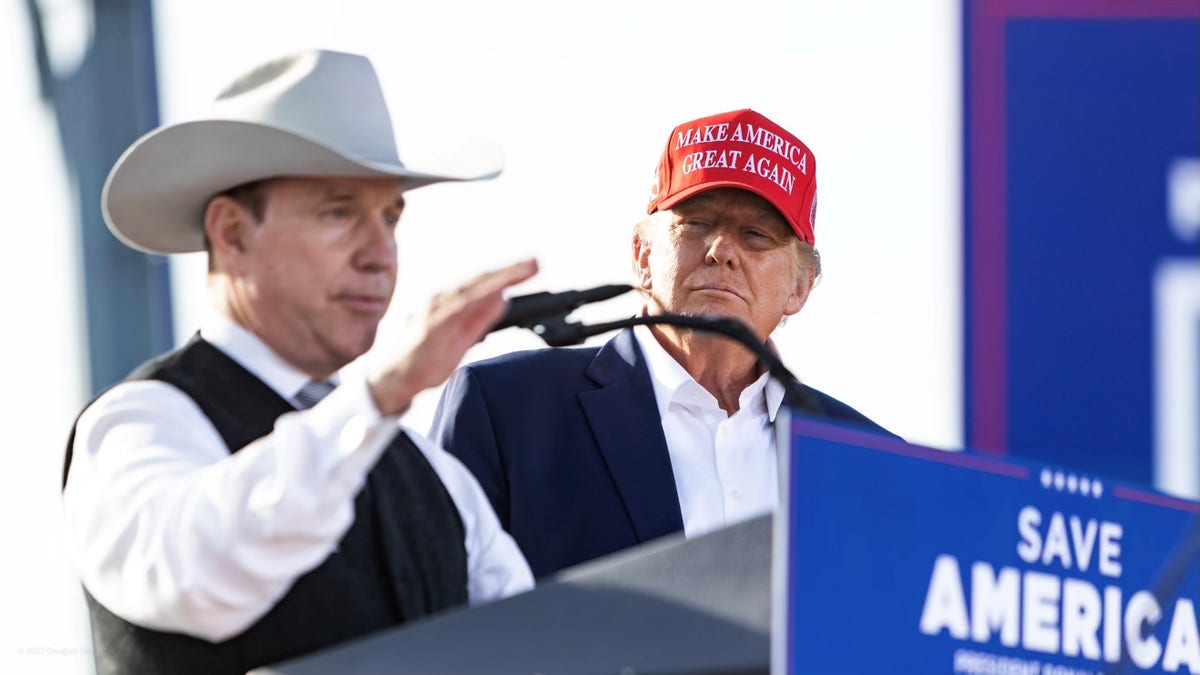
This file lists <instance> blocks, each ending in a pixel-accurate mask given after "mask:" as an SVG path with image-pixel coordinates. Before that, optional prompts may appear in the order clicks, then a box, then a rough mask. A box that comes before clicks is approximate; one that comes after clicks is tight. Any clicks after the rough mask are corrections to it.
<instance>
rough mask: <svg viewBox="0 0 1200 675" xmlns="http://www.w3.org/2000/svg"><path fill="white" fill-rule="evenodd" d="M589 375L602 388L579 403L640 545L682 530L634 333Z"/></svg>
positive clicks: (613, 344)
mask: <svg viewBox="0 0 1200 675" xmlns="http://www.w3.org/2000/svg"><path fill="white" fill-rule="evenodd" d="M587 374H588V377H590V378H591V379H592V380H593V381H595V382H596V383H597V384H598V385H600V387H599V388H598V389H595V390H592V391H585V392H583V393H581V394H580V395H579V399H580V402H581V403H582V405H583V409H584V413H585V414H586V415H587V418H588V422H589V424H591V427H592V434H593V435H594V436H595V438H596V444H597V445H598V446H599V447H600V452H601V454H602V455H604V461H605V463H606V464H607V465H608V470H609V473H611V474H612V478H613V482H614V483H616V486H617V491H618V492H619V493H620V495H621V500H622V501H623V502H624V503H625V509H626V510H627V511H628V512H629V517H630V519H631V520H632V521H633V527H634V530H635V532H636V534H637V538H638V541H648V540H650V539H654V538H656V537H661V536H663V535H665V534H670V533H673V532H678V531H680V530H682V529H683V517H682V516H681V515H680V511H679V497H678V494H677V493H676V491H675V475H674V473H673V472H672V471H671V458H670V455H669V454H668V452H667V441H666V439H665V438H664V437H663V431H662V420H660V419H659V417H658V405H657V404H656V403H655V400H654V389H653V387H652V386H651V384H650V372H649V370H648V369H647V368H646V364H645V362H644V361H643V357H642V354H641V351H640V350H639V349H638V346H637V342H636V340H635V339H634V337H633V332H632V331H629V330H626V331H623V332H621V333H620V334H619V335H617V337H615V338H613V339H612V340H610V341H608V343H606V344H605V345H604V346H603V347H602V348H601V349H600V351H599V352H598V353H597V354H596V358H595V359H594V360H593V361H592V363H591V365H590V366H589V368H588V371H587Z"/></svg>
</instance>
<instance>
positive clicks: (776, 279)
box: [431, 110, 886, 577]
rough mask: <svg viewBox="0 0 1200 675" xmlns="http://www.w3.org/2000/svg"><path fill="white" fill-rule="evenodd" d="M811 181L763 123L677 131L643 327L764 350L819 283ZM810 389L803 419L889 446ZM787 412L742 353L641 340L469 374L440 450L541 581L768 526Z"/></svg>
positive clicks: (798, 146)
mask: <svg viewBox="0 0 1200 675" xmlns="http://www.w3.org/2000/svg"><path fill="white" fill-rule="evenodd" d="M816 171H817V165H816V160H815V159H814V158H813V155H812V152H811V151H810V150H809V149H808V147H807V146H805V144H804V143H802V142H801V141H800V139H798V138H796V137H795V136H794V135H792V134H791V133H789V132H788V131H787V130H785V129H783V128H782V127H780V126H779V125H777V124H775V123H774V122H772V121H771V120H769V119H767V118H766V117H764V116H763V115H761V114H759V113H757V112H755V111H753V110H737V111H733V112H728V113H722V114H718V115H712V116H709V117H705V118H701V119H697V120H693V121H691V122H687V123H684V124H681V125H679V126H678V127H676V128H675V129H674V130H673V131H672V132H671V135H670V136H669V138H668V142H667V146H666V148H665V150H664V151H663V154H662V158H661V160H660V162H659V165H658V171H657V177H656V182H657V184H656V185H655V188H654V191H653V197H652V198H651V200H650V204H649V208H648V209H647V213H648V214H649V217H648V218H647V219H645V220H644V221H642V222H640V223H638V225H637V226H636V228H635V229H634V232H633V269H634V273H635V275H636V277H637V281H638V285H639V286H640V290H641V291H642V293H643V295H644V296H645V309H644V312H645V313H646V314H649V315H655V314H663V313H673V314H686V315H719V316H725V317H732V318H736V319H739V320H741V321H742V322H744V323H745V324H746V325H747V327H749V328H750V329H751V330H752V331H753V332H754V333H755V335H756V336H757V338H758V339H759V340H761V341H763V342H764V343H768V344H769V340H770V335H771V333H772V331H774V330H775V328H776V327H777V326H779V325H780V323H781V322H782V320H783V319H784V317H786V316H788V315H791V314H795V313H796V312H799V311H800V309H801V308H802V307H803V306H804V303H805V301H806V300H807V299H808V295H809V292H810V291H811V290H812V288H813V284H814V283H815V281H816V279H817V277H818V276H819V275H820V273H821V265H820V262H821V261H820V258H819V257H818V255H817V251H816V249H814V248H813V244H814V241H815V237H814V229H813V226H814V224H815V216H816V204H817V187H816ZM804 389H805V390H806V391H807V394H808V396H807V398H808V399H809V400H810V401H811V406H812V409H811V410H808V411H806V412H808V413H809V414H814V415H820V416H824V417H827V418H830V419H833V420H837V421H842V422H846V423H850V424H855V425H860V426H865V427H868V428H870V429H874V430H877V431H883V430H882V429H881V428H880V427H879V426H878V425H876V424H875V423H874V422H872V421H871V420H869V419H867V418H866V417H865V416H863V415H862V414H860V413H859V412H857V411H856V410H854V409H853V408H851V407H849V406H847V405H845V404H844V403H841V402H840V401H837V400H835V399H833V398H832V397H830V396H827V395H825V394H823V393H821V392H819V391H816V390H815V389H811V388H808V387H805V388H804ZM516 392H520V395H519V396H517V395H514V394H515V393H516ZM783 395H784V392H783V388H782V386H781V385H780V384H779V383H778V382H775V381H773V380H771V379H769V378H768V377H767V373H766V372H765V371H764V370H762V369H761V368H760V367H759V366H758V364H757V363H756V361H755V357H754V355H753V354H752V353H751V352H749V351H748V350H747V349H746V348H745V347H743V346H742V345H740V344H738V343H736V342H733V341H730V340H728V339H726V338H725V337H723V336H720V335H716V334H712V333H702V332H696V331H692V330H688V329H681V328H676V327H673V326H664V325H656V326H650V327H645V326H639V327H637V328H634V329H632V330H626V331H625V332H623V333H620V334H618V335H617V336H616V337H614V338H613V339H612V340H610V341H609V342H608V343H607V344H605V345H603V346H602V347H599V348H588V349H571V350H540V351H532V352H525V353H519V354H509V355H505V356H501V357H497V358H495V359H492V360H489V361H485V362H481V363H476V364H471V365H469V366H465V367H463V368H461V369H459V370H458V372H457V373H455V375H454V376H453V377H452V378H451V380H450V382H449V383H447V385H446V388H445V389H444V391H443V394H442V400H441V402H440V404H439V406H438V411H437V413H436V417H435V419H434V422H433V430H432V433H431V436H432V437H433V438H435V439H436V440H438V441H440V444H441V445H442V446H443V447H445V448H446V449H447V450H449V451H450V452H451V453H453V454H455V455H457V456H458V457H459V458H460V459H462V460H463V463H464V464H466V465H467V466H468V467H469V468H470V469H471V470H472V471H473V472H474V473H475V475H476V477H477V478H478V479H479V482H480V484H481V485H482V486H483V489H484V491H485V492H486V493H487V495H488V498H489V499H491V501H492V505H493V506H494V507H495V510H496V513H497V515H498V516H499V518H500V521H501V523H503V525H504V527H505V528H506V529H507V530H508V531H509V532H510V533H511V534H512V535H513V538H514V539H516V541H517V544H518V545H519V546H520V547H521V550H522V552H524V554H525V557H526V559H527V560H528V561H529V564H530V567H532V569H533V572H534V575H535V576H536V577H542V576H545V575H547V574H551V573H553V572H555V571H557V570H559V569H562V568H564V567H568V566H570V565H574V564H577V563H580V562H583V561H586V560H589V559H591V558H595V557H598V556H602V555H605V554H607V553H612V552H613V551H617V550H620V549H623V548H627V547H629V546H633V545H636V544H639V543H641V542H645V541H648V540H650V539H654V538H656V537H659V536H662V535H665V534H669V533H672V532H678V531H681V530H682V531H684V532H685V533H686V534H687V535H688V536H692V535H696V534H700V533H703V532H705V531H708V530H711V529H713V528H716V527H720V526H723V525H726V524H730V523H733V522H736V521H739V520H743V519H746V518H749V517H752V516H755V515H758V514H762V513H765V512H767V511H769V510H771V509H772V507H773V506H774V504H775V502H776V500H777V495H778V490H777V485H778V483H777V472H776V455H775V452H776V448H775V434H774V432H773V429H772V424H773V422H774V420H775V415H776V413H777V411H778V410H779V407H780V404H781V403H782V401H783ZM885 433H886V432H885Z"/></svg>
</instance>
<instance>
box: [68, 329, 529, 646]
mask: <svg viewBox="0 0 1200 675" xmlns="http://www.w3.org/2000/svg"><path fill="white" fill-rule="evenodd" d="M200 334H201V336H202V337H203V338H204V339H205V340H207V341H208V342H210V343H211V344H213V345H214V346H215V347H217V348H218V349H220V350H221V351H222V352H224V353H225V354H227V355H229V356H230V357H231V358H233V360H235V361H236V362H238V363H239V364H240V365H241V366H242V367H244V368H246V369H247V370H249V371H250V372H251V373H253V374H254V375H255V376H256V377H258V378H259V379H260V380H262V381H263V382H264V383H266V384H267V385H268V386H270V387H271V388H272V389H274V390H275V391H276V392H277V393H278V394H279V395H280V396H282V397H283V398H285V399H287V400H289V401H292V400H294V395H295V394H296V392H298V391H299V390H300V388H301V387H302V386H304V384H305V383H307V382H308V380H309V377H308V376H307V375H305V374H304V373H302V372H299V371H297V370H296V369H295V368H293V367H292V366H291V365H289V364H288V363H286V362H285V361H284V360H283V359H281V358H280V357H279V356H278V355H276V354H275V353H273V352H272V351H271V350H270V348H268V347H267V346H266V344H265V343H263V342H262V341H261V340H260V339H258V338H257V337H256V336H254V335H253V334H251V333H250V332H248V331H246V330H245V329H243V328H242V327H241V326H239V325H237V324H236V323H234V322H233V321H231V320H229V319H227V318H225V317H223V316H220V315H218V314H216V313H214V315H213V316H211V317H209V318H208V319H206V321H205V323H204V326H203V327H202V328H201V331H200ZM400 429H401V425H400V424H399V422H398V420H397V418H395V417H390V416H389V417H381V416H380V414H379V411H378V409H377V408H376V407H375V403H374V401H373V399H372V398H371V395H370V392H369V390H368V389H367V384H366V381H365V380H364V379H363V378H362V377H361V376H354V375H346V376H343V377H342V378H341V384H340V386H338V388H337V389H335V390H334V391H333V392H332V393H330V394H329V395H328V396H327V397H325V398H324V399H323V400H322V401H321V402H320V403H318V404H317V405H315V406H313V407H312V408H310V409H308V410H304V411H299V412H291V413H287V414H285V415H282V416H281V417H279V419H278V420H276V422H275V426H274V430H273V431H272V432H271V433H270V434H268V435H266V436H264V437H262V438H260V439H258V440H256V441H254V442H252V443H250V444H249V445H247V446H246V447H245V448H243V449H241V450H240V451H239V452H237V453H234V454H230V452H229V450H227V449H226V447H225V443H224V442H223V441H222V440H221V436H220V435H219V434H218V433H217V430H216V429H215V428H214V427H213V425H212V423H211V422H210V421H209V420H208V418H206V417H205V416H204V414H203V413H202V412H201V411H200V408H199V407H198V406H197V405H196V404H195V403H194V402H193V401H192V399H191V398H189V397H188V396H187V395H186V394H184V393H183V392H181V391H180V390H178V389H177V388H175V387H173V386H172V385H169V384H166V383H164V382H158V381H137V382H125V383H122V384H119V385H117V386H116V387H113V388H112V389H110V390H109V391H108V392H107V393H105V394H104V395H103V396H101V397H100V398H99V399H98V400H97V401H96V402H95V403H93V404H92V405H91V406H90V407H89V408H88V409H87V410H86V411H85V412H84V413H83V414H82V415H81V416H80V418H79V421H78V424H77V425H76V433H75V445H74V458H73V460H72V464H71V470H70V474H69V480H68V482H67V485H66V489H65V490H64V492H63V505H64V509H65V516H66V524H67V537H68V544H69V546H70V548H71V550H72V553H73V555H74V558H75V561H76V564H77V568H78V571H79V574H80V578H81V580H82V581H83V584H84V586H85V587H86V588H87V590H88V591H89V592H90V593H91V594H92V596H93V597H95V598H96V600H98V601H99V602H100V603H101V604H102V605H104V606H105V607H106V608H107V609H108V610H109V611H111V612H113V613H114V614H116V615H117V616H120V617H121V618H123V619H125V620H127V621H129V622H131V623H134V624H137V625H140V626H145V627H147V628H153V629H156V630H163V631H173V632H181V633H186V634H188V635H193V636H196V637H200V638H204V639H207V640H210V641H213V642H219V641H221V640H224V639H226V638H229V637H232V636H234V635H237V634H238V633H241V632H242V631H243V630H245V629H246V628H248V627H249V626H251V625H252V624H253V623H254V622H255V621H257V620H258V619H259V618H261V617H262V616H263V615H265V614H266V613H267V612H268V611H269V610H270V609H271V607H273V606H274V605H275V603H276V602H278V601H279V600H280V599H281V598H282V597H283V596H284V595H285V594H286V593H287V591H288V589H289V588H290V587H291V585H292V583H293V582H294V581H295V580H296V579H297V578H299V577H300V576H301V575H303V574H305V573H306V572H308V571H310V570H312V569H313V568H315V567H317V566H318V565H320V564H321V563H322V562H323V561H324V560H325V558H327V557H328V556H329V555H330V554H331V553H332V552H333V551H334V550H335V549H336V546H337V543H338V541H340V540H341V538H342V536H343V535H344V534H345V533H346V531H347V530H348V529H349V528H350V526H351V524H352V523H353V519H354V498H355V495H356V494H357V493H358V492H359V490H361V489H362V486H363V484H364V482H365V479H366V475H367V473H369V472H370V470H371V469H372V468H373V467H374V466H375V463H376V460H378V459H379V457H380V455H381V454H382V452H383V450H384V449H385V448H386V447H387V445H388V444H389V443H390V442H391V440H392V439H393V438H394V437H395V435H396V433H397V432H398V431H399V430H400ZM405 431H407V433H408V435H409V436H410V437H411V438H412V440H413V442H414V443H415V444H416V446H417V447H418V448H420V449H421V451H422V453H424V455H425V458H426V459H427V460H428V461H429V463H430V465H431V466H432V467H433V469H434V471H435V472H436V473H437V475H438V477H439V478H440V479H441V481H442V483H443V484H444V485H445V486H446V489H447V491H448V492H449V493H450V496H451V498H453V500H454V503H455V505H456V506H457V507H458V512H459V515H460V516H461V517H462V522H463V526H464V530H465V536H466V541H465V542H464V544H465V546H466V551H467V573H468V594H469V597H470V601H471V603H472V604H475V603H478V602H482V601H486V600H491V599H495V598H499V597H503V596H506V595H510V594H513V593H517V592H520V591H524V590H528V589H529V588H531V587H532V586H533V576H532V574H531V573H530V571H529V566H528V565H527V564H526V562H525V559H524V557H523V556H522V555H521V552H520V550H519V549H518V548H517V546H516V544H515V543H514V542H513V540H512V539H511V538H510V537H509V535H508V534H507V533H505V532H504V530H503V529H501V527H500V525H499V522H498V520H497V519H496V515H495V513H494V512H493V511H492V508H491V505H490V504H489V503H488V501H487V498H486V497H485V495H484V494H483V490H482V489H480V487H479V484H478V483H477V482H476V481H475V478H474V477H473V476H472V475H471V473H470V472H469V471H467V469H466V468H465V467H464V466H463V465H462V464H461V463H460V462H459V461H458V460H457V459H456V458H455V457H453V456H451V455H450V454H449V453H447V452H445V451H443V450H442V449H440V448H438V447H436V446H434V445H433V444H431V443H430V442H429V441H427V440H426V439H424V438H422V437H421V436H420V435H418V434H416V433H415V432H413V431H411V430H409V429H405Z"/></svg>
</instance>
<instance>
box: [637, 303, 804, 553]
mask: <svg viewBox="0 0 1200 675" xmlns="http://www.w3.org/2000/svg"><path fill="white" fill-rule="evenodd" d="M633 332H634V336H635V337H636V338H637V341H638V345H639V346H641V348H642V354H643V355H645V357H646V365H647V366H648V367H649V369H650V382H651V383H652V384H653V385H654V398H655V401H656V402H657V403H658V412H659V415H660V416H661V418H662V427H663V434H664V435H665V436H666V439H667V450H668V452H669V453H670V455H671V470H672V471H673V472H674V474H675V490H676V491H677V492H678V493H679V509H680V511H681V512H682V513H683V531H684V533H685V534H686V535H687V536H689V537H694V536H696V535H698V534H703V533H705V532H708V531H710V530H714V529H716V528H719V527H724V526H725V525H730V524H733V523H736V522H739V521H742V520H746V519H748V518H752V517H754V516H757V515H761V514H764V513H768V512H770V511H771V510H773V509H774V508H775V503H776V502H777V501H778V499H779V483H778V480H777V475H778V474H777V471H778V468H777V467H778V463H777V458H776V455H775V432H774V429H773V427H772V424H773V423H774V422H775V414H776V413H777V412H779V406H780V404H781V403H782V402H783V393H784V392H783V386H782V385H780V384H779V383H778V382H776V381H775V380H773V379H771V378H770V377H769V375H768V374H767V373H765V372H764V373H763V374H762V376H761V377H759V378H758V379H757V380H755V381H754V382H752V383H751V384H750V385H749V386H748V387H746V388H745V389H744V390H743V391H742V393H741V395H740V396H739V397H738V411H737V412H735V413H734V414H733V415H732V416H730V415H727V414H726V413H725V411H724V410H722V409H721V406H720V404H719V403H718V402H717V399H716V397H715V396H713V395H712V394H711V393H709V392H708V390H707V389H705V388H704V387H702V386H700V384H699V383H698V382H696V380H695V379H694V378H693V377H692V376H691V375H689V374H688V372H687V371H686V370H684V368H683V366H681V365H679V362H678V361H676V360H675V359H674V358H673V357H672V356H671V355H670V354H668V353H667V351H666V350H665V349H663V347H662V345H660V344H659V343H658V340H657V339H655V337H654V334H653V333H651V332H650V329H649V328H647V327H645V326H637V327H635V328H634V329H633Z"/></svg>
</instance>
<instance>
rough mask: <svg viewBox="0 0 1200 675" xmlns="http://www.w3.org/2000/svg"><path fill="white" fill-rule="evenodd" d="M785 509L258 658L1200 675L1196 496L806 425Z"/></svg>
mask: <svg viewBox="0 0 1200 675" xmlns="http://www.w3.org/2000/svg"><path fill="white" fill-rule="evenodd" d="M777 426H778V428H779V431H780V434H781V435H780V438H779V443H778V446H779V447H781V448H788V449H789V452H786V453H783V454H782V455H781V466H780V477H781V480H782V481H783V483H782V486H783V489H782V491H781V504H780V507H779V509H778V511H777V514H776V516H775V517H774V518H772V517H770V516H762V517H759V518H757V519H754V520H750V521H747V522H744V523H740V524H736V525H733V526H730V527H726V528H723V529H721V530H717V531H715V532H711V533H709V534H707V535H704V536H702V537H697V538H694V539H684V538H683V537H682V535H675V536H670V537H664V538H662V539H659V540H656V541H653V542H649V543H647V544H644V545H642V546H640V547H638V548H636V549H632V550H629V551H624V552H621V553H617V554H614V555H611V556H607V557H605V558H601V559H599V560H596V561H593V562H591V563H587V564H584V565H580V566H578V567H574V568H571V569H568V570H565V571H564V572H562V573H560V574H559V575H557V576H556V577H553V578H552V579H551V580H550V581H548V582H546V581H544V582H543V583H542V584H540V585H539V586H538V588H536V589H534V590H533V591H531V592H529V593H525V594H521V595H518V596H514V597H511V598H507V599H505V600H501V601H498V602H494V603H490V604H486V605H483V606H480V607H476V608H472V609H461V610H455V611H451V612H447V613H444V614H441V615H438V616H434V617H430V618H428V619H425V620H422V621H419V622H415V623H413V624H409V625H406V626H403V627H401V628H397V629H394V630H389V631H383V632H381V633H378V634H375V635H372V636H367V637H364V638H361V639H359V640H356V641H353V642H350V643H347V644H344V645H340V646H337V647H334V648H330V649H328V650H325V651H322V652H318V653H316V654H313V655H309V656H306V657H303V658H299V659H296V660H293V661H289V662H287V663H282V664H277V665H274V666H271V667H267V668H261V669H258V670H256V671H253V672H254V673H256V674H257V675H267V674H273V675H316V674H318V673H339V674H341V675H366V674H373V673H399V674H403V673H422V674H425V675H439V674H442V673H446V674H450V673H454V674H461V673H499V674H507V673H513V674H517V673H520V674H523V675H532V674H534V673H545V674H546V675H551V674H554V675H584V674H588V675H595V674H609V673H611V674H613V675H638V674H646V673H661V674H683V673H700V674H709V673H713V674H716V673H731V674H732V673H773V674H774V675H784V674H788V675H790V674H791V673H822V674H824V673H838V674H851V673H881V672H896V673H972V674H981V675H982V674H985V673H1038V674H1040V675H1046V674H1047V673H1050V674H1053V675H1082V674H1083V673H1088V674H1089V675H1095V674H1097V673H1104V674H1109V673H1154V672H1168V673H1176V672H1178V673H1187V672H1190V673H1200V627H1198V626H1200V618H1198V617H1200V615H1198V614H1197V608H1198V606H1200V602H1198V601H1197V598H1198V596H1200V543H1198V537H1200V525H1198V524H1197V512H1198V511H1200V507H1198V505H1197V504H1196V502H1194V501H1190V500H1183V499H1178V498H1174V497H1171V496H1168V495H1164V494H1161V493H1156V492H1153V491H1151V490H1149V489H1147V488H1144V487H1142V486H1132V485H1127V484H1123V483H1121V482H1119V481H1112V480H1109V479H1107V478H1105V477H1100V476H1088V475H1084V474H1081V473H1079V472H1074V471H1070V470H1067V469H1062V468H1056V467H1050V466H1042V465H1034V464H1030V463H1023V462H1014V461H1008V460H1002V459H999V458H995V457H991V456H985V455H981V454H976V453H971V452H968V451H963V452H947V451H942V450H934V449H930V448H923V447H920V446H916V445H911V444H908V443H904V442H903V441H900V440H898V439H894V438H889V437H884V436H879V435H876V434H873V433H870V432H865V431H862V430H859V429H852V428H848V427H843V426H839V425H835V424H829V423H825V422H820V421H815V420H809V419H804V418H799V417H796V418H791V417H789V418H788V419H786V420H785V421H784V422H783V423H782V424H779V425H777Z"/></svg>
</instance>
